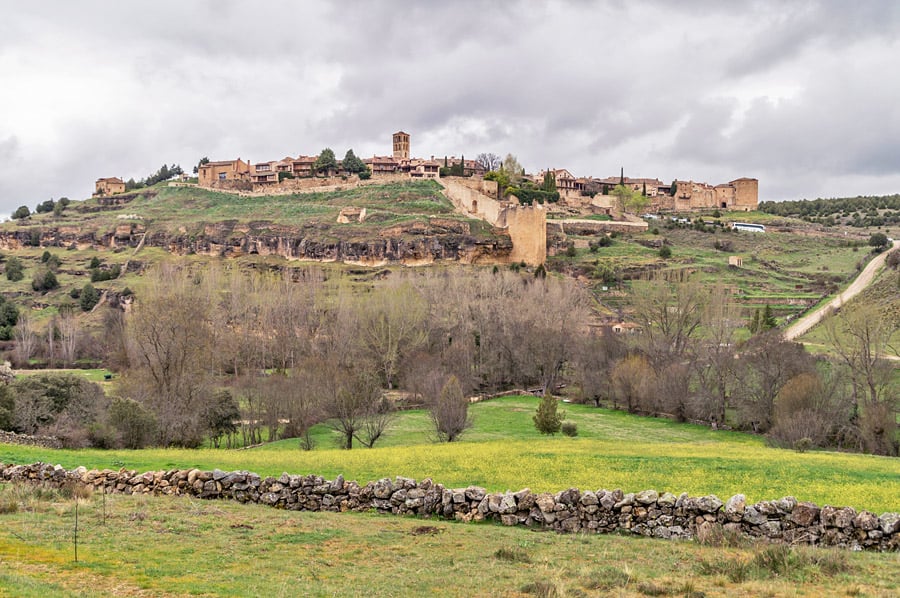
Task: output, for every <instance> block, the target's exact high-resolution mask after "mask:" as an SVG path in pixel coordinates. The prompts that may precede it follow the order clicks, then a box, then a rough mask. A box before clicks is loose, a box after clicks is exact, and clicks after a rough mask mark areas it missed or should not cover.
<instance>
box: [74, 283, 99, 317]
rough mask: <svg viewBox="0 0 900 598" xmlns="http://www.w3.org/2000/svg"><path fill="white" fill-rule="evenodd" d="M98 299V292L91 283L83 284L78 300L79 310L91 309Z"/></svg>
mask: <svg viewBox="0 0 900 598" xmlns="http://www.w3.org/2000/svg"><path fill="white" fill-rule="evenodd" d="M98 301H100V292H99V291H98V290H97V289H95V288H94V285H92V284H91V283H87V284H85V285H84V288H82V289H81V298H80V299H79V302H78V303H79V305H80V306H81V311H91V310H92V309H94V306H95V305H97V302H98Z"/></svg>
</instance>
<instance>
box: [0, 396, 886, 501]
mask: <svg viewBox="0 0 900 598" xmlns="http://www.w3.org/2000/svg"><path fill="white" fill-rule="evenodd" d="M536 407H537V399H535V398H533V397H510V398H504V399H497V400H494V401H489V402H485V403H479V404H476V405H474V406H473V407H472V414H473V415H474V420H475V425H474V427H473V428H472V430H470V431H469V432H467V433H466V434H465V435H464V436H463V441H462V442H458V443H452V444H432V443H429V442H428V435H429V431H428V423H427V415H426V414H425V413H423V412H421V411H412V412H405V413H403V414H401V415H400V417H399V419H398V421H397V422H396V423H395V424H394V425H393V427H392V428H391V429H389V430H388V432H387V433H386V436H385V439H384V442H383V447H382V446H376V448H374V449H354V450H351V451H346V450H339V449H336V448H333V446H334V445H333V443H332V442H331V441H330V439H329V437H330V435H331V434H332V433H331V432H330V431H329V430H327V429H326V428H324V427H321V426H320V427H319V428H318V429H317V434H316V437H317V439H318V441H319V444H318V448H317V449H316V450H313V451H302V450H300V448H299V446H298V443H297V441H296V440H291V441H282V442H279V443H273V444H270V445H266V446H264V447H260V448H257V449H252V450H242V451H227V450H197V451H192V450H175V449H147V450H141V451H101V450H80V451H48V450H44V449H38V448H30V447H14V446H10V445H0V462H7V463H30V462H34V461H48V462H53V463H60V464H62V465H64V466H66V467H76V466H79V465H84V466H87V467H98V468H102V467H110V468H116V469H117V468H119V467H126V468H129V469H137V470H157V469H171V468H176V467H199V468H205V469H213V468H220V469H224V470H235V469H248V470H250V471H256V472H257V473H260V474H262V475H280V474H281V473H282V472H285V471H286V472H289V473H296V474H306V473H316V474H321V475H324V476H326V477H329V478H333V477H334V476H337V475H338V474H343V475H344V477H345V478H347V479H356V480H358V481H360V482H366V481H369V480H375V479H379V478H382V477H394V476H397V475H401V476H405V477H411V478H416V479H423V478H425V477H431V478H432V479H434V480H435V481H437V482H441V483H443V484H445V485H447V486H452V487H464V486H468V485H470V484H476V485H481V486H484V487H486V488H488V489H489V490H493V491H502V490H506V489H510V490H519V489H522V488H526V487H527V488H531V489H532V490H533V491H558V490H562V489H565V488H569V487H573V486H574V487H578V488H581V489H598V488H607V489H614V488H622V489H623V490H625V491H639V490H644V489H648V488H653V489H656V490H659V491H664V490H665V491H670V492H673V493H675V494H678V493H680V492H688V493H690V494H691V495H703V494H710V493H714V494H716V495H718V496H719V497H721V498H723V499H724V498H727V497H730V496H732V495H734V494H738V493H743V494H745V495H747V497H748V499H749V500H750V501H754V502H755V501H757V500H764V499H775V498H781V497H782V496H795V497H796V498H798V499H799V500H810V501H813V502H816V503H819V504H831V505H850V506H853V507H855V508H857V509H862V508H865V509H869V510H872V511H877V512H879V513H880V512H882V511H896V510H900V502H898V500H897V497H898V496H900V462H898V461H897V459H891V458H885V457H873V456H869V455H858V454H841V453H829V452H811V453H803V454H801V453H797V452H793V451H786V450H780V449H772V448H768V447H766V446H765V445H764V443H763V440H762V439H761V438H759V437H754V436H750V435H746V434H741V433H737V432H722V431H713V430H710V429H708V428H704V427H702V426H694V425H685V424H677V423H674V422H670V421H668V420H657V419H650V418H642V417H637V416H631V415H627V414H624V413H620V412H613V411H607V410H603V409H596V408H593V407H588V406H584V405H567V406H566V407H565V409H566V411H567V413H568V419H569V420H571V421H574V422H575V423H577V424H578V430H579V436H578V437H577V438H567V437H559V436H557V437H553V438H550V437H542V436H541V435H540V434H539V433H538V432H537V431H536V430H535V429H534V427H533V425H532V422H531V416H532V415H533V414H534V412H535V409H536Z"/></svg>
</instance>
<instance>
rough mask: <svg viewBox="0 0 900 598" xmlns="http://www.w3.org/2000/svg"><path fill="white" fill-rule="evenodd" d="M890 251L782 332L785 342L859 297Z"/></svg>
mask: <svg viewBox="0 0 900 598" xmlns="http://www.w3.org/2000/svg"><path fill="white" fill-rule="evenodd" d="M898 247H900V240H897V241H894V245H893V247H892V249H897V248H898ZM890 251H891V249H888V250H885V251H882V252H881V253H879V254H878V255H876V256H875V257H874V258H872V261H870V262H869V263H868V264H867V265H866V267H865V268H863V271H862V272H860V273H859V276H857V277H856V279H855V280H854V281H853V282H851V283H850V286H848V287H847V288H846V289H844V291H843V292H842V293H840V294H839V295H837V296H836V297H834V298H833V299H832V300H831V301H829V302H828V303H826V304H825V305H823V306H821V307H819V309H817V310H815V311H813V312H810V313H808V314H806V315H805V316H803V317H802V318H800V319H799V320H797V321H796V322H794V323H793V324H791V325H790V326H788V327H787V328H786V329H785V330H784V338H785V339H786V340H789V341H792V340H794V339H796V338H797V337H800V336H803V335H804V334H806V333H807V332H809V330H810V329H811V328H812V327H813V326H815V325H816V324H818V323H819V322H821V321H822V320H823V319H824V318H825V316H826V315H828V313H829V312H830V311H831V310H832V309H833V308H837V307H840V306H841V305H843V304H844V303H846V302H847V301H849V300H850V299H852V298H853V297H856V296H857V295H859V294H860V293H861V292H862V290H863V289H864V288H866V287H867V286H869V284H871V282H872V279H874V278H875V274H876V273H877V272H878V270H880V269H881V267H882V266H884V260H885V259H887V254H888V253H889V252H890Z"/></svg>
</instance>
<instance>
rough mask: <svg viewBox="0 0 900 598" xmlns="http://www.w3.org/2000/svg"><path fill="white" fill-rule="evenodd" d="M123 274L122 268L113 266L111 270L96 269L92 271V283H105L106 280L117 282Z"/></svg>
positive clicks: (116, 265) (117, 265)
mask: <svg viewBox="0 0 900 598" xmlns="http://www.w3.org/2000/svg"><path fill="white" fill-rule="evenodd" d="M121 273H122V266H120V265H119V264H113V265H112V266H110V268H109V270H103V269H100V268H94V269H92V270H91V282H103V281H104V280H115V279H116V278H118V277H119V275H120V274H121Z"/></svg>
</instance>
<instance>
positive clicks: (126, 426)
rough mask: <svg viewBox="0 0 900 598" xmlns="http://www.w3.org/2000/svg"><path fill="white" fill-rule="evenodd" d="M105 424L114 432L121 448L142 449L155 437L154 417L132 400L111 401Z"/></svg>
mask: <svg viewBox="0 0 900 598" xmlns="http://www.w3.org/2000/svg"><path fill="white" fill-rule="evenodd" d="M107 423H109V425H110V426H112V427H113V428H114V429H115V430H116V433H117V434H116V435H117V437H118V444H119V445H120V446H122V448H128V449H139V448H144V447H145V446H147V445H148V444H150V442H151V441H152V439H153V437H154V436H155V435H156V417H155V416H154V415H153V413H152V412H150V411H148V410H147V409H146V408H145V407H144V406H143V405H141V404H140V403H138V402H137V401H134V400H132V399H120V398H116V399H113V401H112V403H111V404H110V406H109V416H108V419H107Z"/></svg>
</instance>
